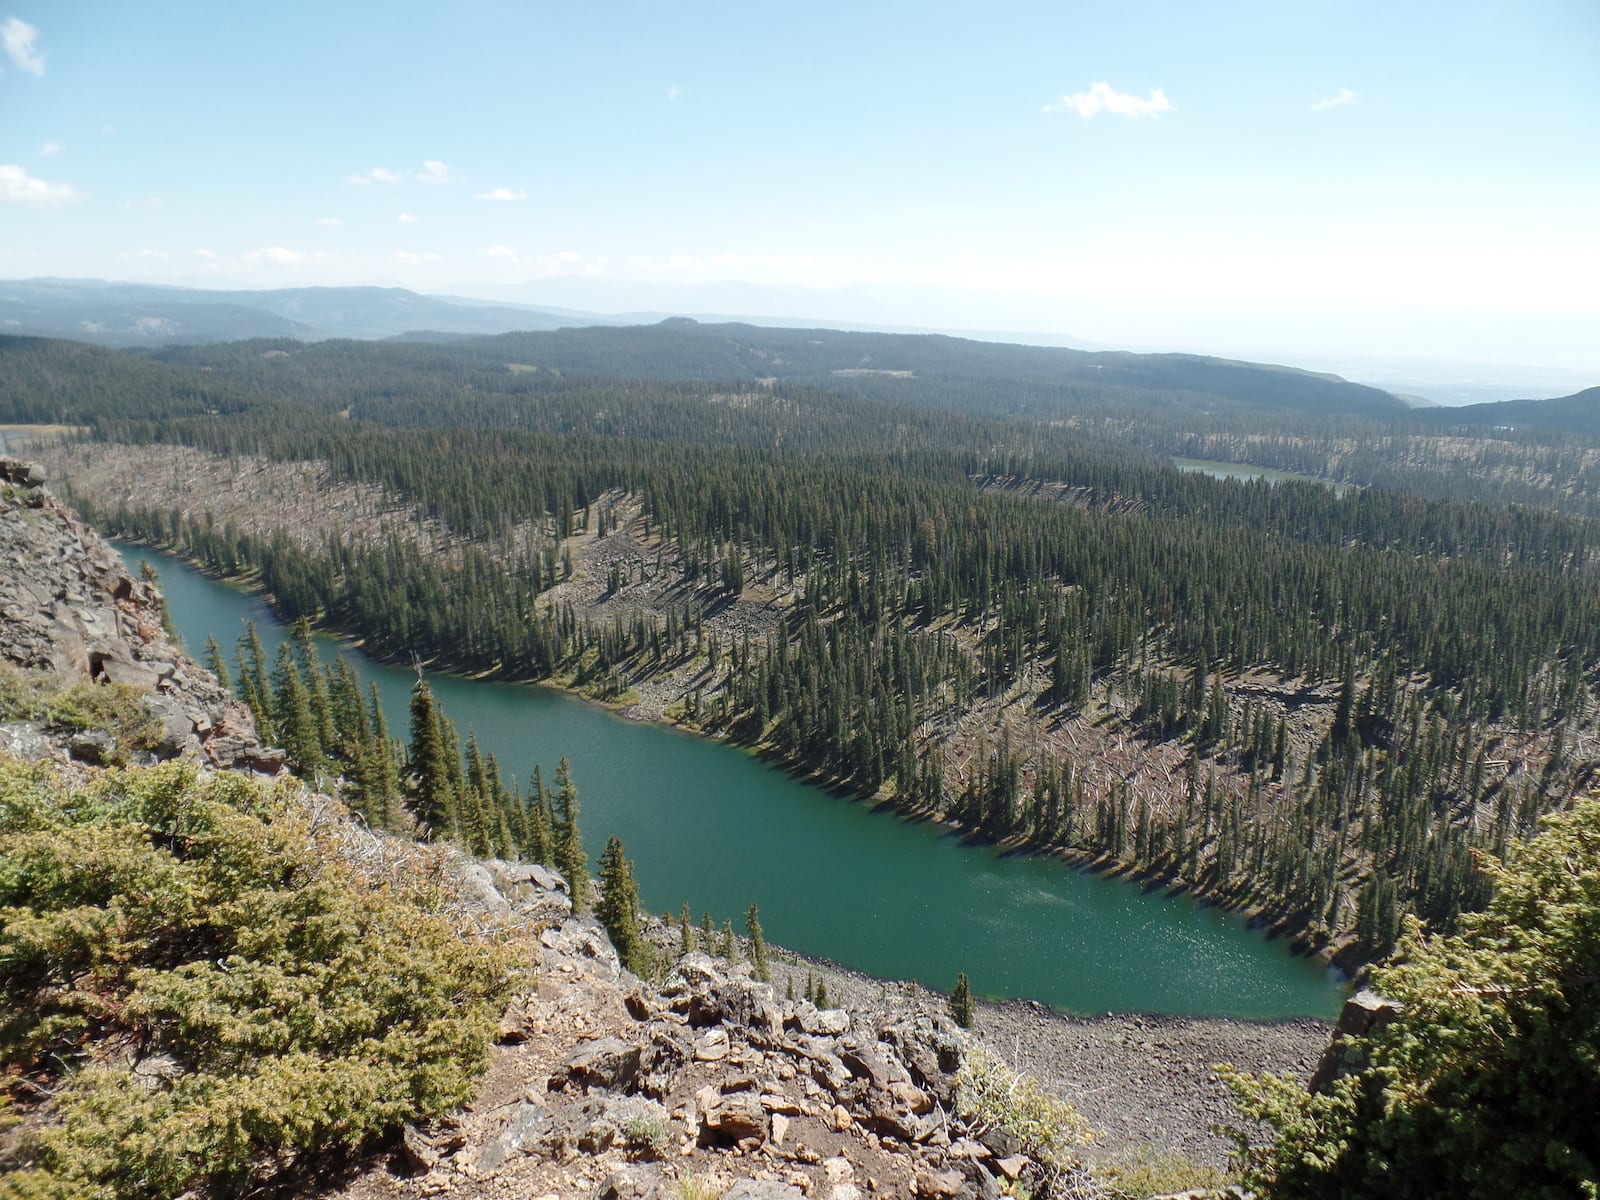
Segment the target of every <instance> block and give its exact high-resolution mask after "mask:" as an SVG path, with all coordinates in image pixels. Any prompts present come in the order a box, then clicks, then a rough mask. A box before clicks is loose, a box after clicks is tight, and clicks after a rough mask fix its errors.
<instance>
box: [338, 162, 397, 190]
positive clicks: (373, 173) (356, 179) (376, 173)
mask: <svg viewBox="0 0 1600 1200" xmlns="http://www.w3.org/2000/svg"><path fill="white" fill-rule="evenodd" d="M403 178H404V176H403V175H401V174H400V172H399V171H391V170H390V169H389V168H388V167H373V168H372V169H371V170H370V171H363V172H361V173H360V174H359V175H351V176H350V177H349V178H348V179H347V180H346V182H347V183H363V184H365V183H386V184H388V185H389V186H390V187H393V186H394V185H395V184H397V183H399V182H400V180H401V179H403Z"/></svg>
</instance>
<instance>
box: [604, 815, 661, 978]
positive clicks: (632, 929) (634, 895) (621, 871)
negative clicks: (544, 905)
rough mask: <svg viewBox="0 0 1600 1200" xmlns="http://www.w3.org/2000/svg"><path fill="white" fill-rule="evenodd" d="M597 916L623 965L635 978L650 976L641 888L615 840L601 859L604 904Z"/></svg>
mask: <svg viewBox="0 0 1600 1200" xmlns="http://www.w3.org/2000/svg"><path fill="white" fill-rule="evenodd" d="M595 915H596V916H597V917H599V918H600V923H601V924H602V925H604V926H605V927H606V933H608V934H609V935H610V936H611V944H612V945H613V946H615V947H616V950H617V957H618V958H619V959H621V960H622V965H623V966H625V967H627V968H628V970H630V971H632V972H633V973H634V974H635V975H648V974H649V973H650V955H649V950H648V945H647V943H646V942H645V940H644V938H643V936H642V935H641V934H640V933H639V886H638V884H637V883H635V882H634V878H633V864H632V863H631V862H629V861H628V859H627V856H626V854H625V853H624V851H623V848H622V842H621V841H620V840H619V839H618V838H615V837H613V838H610V839H609V840H608V841H607V842H606V848H605V852H604V853H602V854H601V855H600V903H599V905H598V906H597V907H596V909H595Z"/></svg>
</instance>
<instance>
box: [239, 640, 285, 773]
mask: <svg viewBox="0 0 1600 1200" xmlns="http://www.w3.org/2000/svg"><path fill="white" fill-rule="evenodd" d="M237 653H238V663H239V691H240V698H241V699H242V700H243V701H244V702H245V705H246V707H248V708H249V709H250V713H251V715H252V716H254V717H255V719H256V734H257V735H258V736H259V737H260V738H261V740H262V741H263V742H265V743H266V744H267V745H269V746H273V745H277V743H278V732H277V726H276V725H275V724H274V722H273V720H272V685H271V683H270V682H269V680H268V678H267V650H266V647H265V646H263V645H262V644H261V635H260V634H258V633H257V632H256V625H255V622H254V621H246V622H245V623H244V632H243V633H242V634H240V635H239V643H238V647H237Z"/></svg>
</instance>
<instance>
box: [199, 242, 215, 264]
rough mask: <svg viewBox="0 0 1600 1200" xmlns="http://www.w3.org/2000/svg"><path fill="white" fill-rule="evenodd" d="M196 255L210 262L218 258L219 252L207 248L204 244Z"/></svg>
mask: <svg viewBox="0 0 1600 1200" xmlns="http://www.w3.org/2000/svg"><path fill="white" fill-rule="evenodd" d="M194 256H195V257H196V258H202V259H205V260H206V261H207V262H210V261H211V260H212V259H214V258H216V256H217V252H216V251H215V250H207V249H206V248H205V247H204V246H202V247H200V249H198V250H196V251H195V252H194Z"/></svg>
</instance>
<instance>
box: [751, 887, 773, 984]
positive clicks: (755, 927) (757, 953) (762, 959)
mask: <svg viewBox="0 0 1600 1200" xmlns="http://www.w3.org/2000/svg"><path fill="white" fill-rule="evenodd" d="M744 929H745V934H746V936H748V937H749V939H750V962H751V964H752V965H753V966H754V968H755V977H756V978H757V979H759V980H760V981H761V982H762V983H770V982H771V981H772V971H771V970H770V969H769V968H768V966H767V942H766V939H765V938H764V937H762V936H761V910H760V909H759V908H757V907H756V906H755V904H751V905H750V908H749V909H748V910H747V911H746V912H745V914H744Z"/></svg>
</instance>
